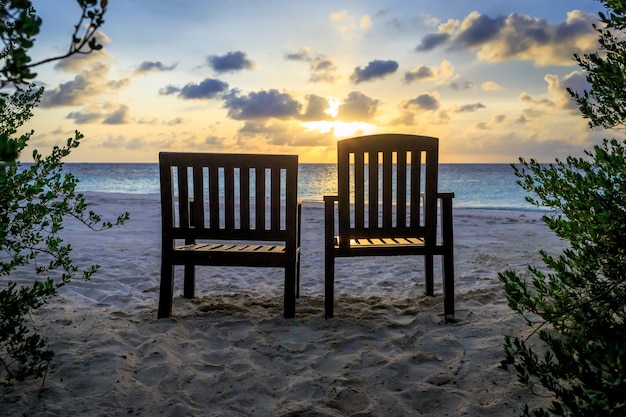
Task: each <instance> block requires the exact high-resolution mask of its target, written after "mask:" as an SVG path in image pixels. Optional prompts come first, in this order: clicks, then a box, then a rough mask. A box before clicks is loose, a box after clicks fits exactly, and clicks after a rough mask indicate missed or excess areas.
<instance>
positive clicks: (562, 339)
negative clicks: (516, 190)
mask: <svg viewBox="0 0 626 417" xmlns="http://www.w3.org/2000/svg"><path fill="white" fill-rule="evenodd" d="M603 3H605V5H606V6H607V8H608V9H609V14H608V15H604V14H600V18H601V20H602V22H603V25H604V26H603V27H596V30H597V31H598V32H599V34H600V38H599V43H600V48H601V51H600V53H596V54H589V55H585V56H582V57H580V56H576V57H575V59H576V60H577V61H578V63H579V64H580V65H581V66H582V67H583V68H584V69H585V70H586V71H587V80H588V81H589V82H590V84H591V87H592V89H591V91H585V92H583V93H576V92H573V91H570V94H571V95H572V98H573V99H574V100H576V101H577V103H578V104H579V106H580V109H581V112H582V114H583V117H585V118H588V119H589V120H590V122H589V124H590V126H592V127H593V126H602V127H620V126H624V125H625V120H626V105H625V104H626V103H625V101H624V100H625V97H626V95H625V93H626V77H624V74H625V73H624V68H625V65H624V64H625V62H626V60H625V59H626V48H625V47H626V44H625V43H624V41H622V40H621V39H625V37H624V34H623V33H621V34H619V35H614V34H612V33H611V30H620V31H623V30H624V29H625V28H626V25H625V23H626V17H625V16H626V3H624V2H623V1H621V0H609V1H603ZM520 162H521V167H520V168H516V169H515V174H516V175H517V177H518V184H520V185H521V186H522V187H523V188H524V189H525V190H526V191H528V192H529V193H533V194H535V195H536V196H537V197H536V198H531V197H527V199H528V201H530V202H531V203H533V204H535V205H537V206H541V207H543V208H549V209H553V210H554V211H553V212H552V214H549V215H545V216H543V220H544V222H545V223H546V224H547V226H548V227H549V228H550V229H551V230H552V231H553V232H554V233H555V234H556V235H557V236H559V237H560V238H562V239H563V240H565V241H567V242H568V243H569V245H568V248H567V249H566V250H564V251H563V253H562V254H560V255H558V256H554V255H551V254H549V253H548V252H547V251H541V252H540V253H541V255H542V257H543V262H544V264H545V267H546V268H544V269H540V268H538V267H535V266H529V268H528V270H529V272H530V275H531V279H530V280H529V281H527V280H525V279H524V278H523V277H520V276H519V275H518V274H516V273H515V272H514V271H506V272H504V273H501V274H499V279H500V280H501V281H502V282H503V283H504V287H505V293H506V297H507V299H508V302H509V306H510V307H511V309H512V310H514V311H515V312H517V313H519V314H520V315H522V316H523V317H524V319H525V320H526V323H527V324H528V325H529V327H530V334H529V335H527V336H525V337H513V336H507V337H505V343H504V351H505V359H504V360H503V361H502V367H503V368H505V369H510V368H513V369H515V371H516V372H517V375H518V378H519V380H520V381H521V383H523V384H524V385H526V386H528V387H530V388H531V389H532V390H533V392H535V393H536V394H537V395H541V396H545V397H546V398H551V399H552V401H551V404H550V405H549V406H548V407H547V408H541V407H540V408H537V409H535V410H530V409H529V407H528V406H527V405H526V406H524V410H523V415H524V416H531V415H532V416H536V417H544V416H549V415H554V416H590V417H591V416H624V415H626V397H625V396H624V393H625V392H626V324H625V319H626V280H625V277H626V245H624V243H623V241H624V236H626V141H621V140H617V139H611V140H607V139H605V140H604V141H603V142H602V144H601V145H597V146H594V147H593V150H592V151H585V157H584V158H573V157H568V158H567V159H566V160H565V161H564V162H562V161H559V160H557V161H556V163H555V164H550V165H541V164H539V163H538V162H537V161H535V160H531V161H530V162H526V161H525V160H524V159H520ZM546 270H547V271H550V272H546Z"/></svg>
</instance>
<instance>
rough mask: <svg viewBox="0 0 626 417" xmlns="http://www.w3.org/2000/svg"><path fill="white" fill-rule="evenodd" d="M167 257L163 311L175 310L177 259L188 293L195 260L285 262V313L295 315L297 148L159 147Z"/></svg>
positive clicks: (243, 263) (166, 313) (164, 314)
mask: <svg viewBox="0 0 626 417" xmlns="http://www.w3.org/2000/svg"><path fill="white" fill-rule="evenodd" d="M159 166H160V178H161V217H162V258H161V289H160V295H159V312H158V317H159V318H163V317H169V316H170V314H171V312H172V297H173V292H174V266H175V265H184V266H185V277H184V289H183V295H184V297H185V298H193V297H194V292H195V289H194V288H195V276H194V275H195V274H194V272H195V265H213V266H249V267H280V268H284V269H285V282H284V316H285V317H286V318H292V317H295V310H296V297H298V296H299V284H300V224H301V222H300V215H301V210H302V209H301V204H300V202H299V201H298V199H297V185H298V156H297V155H252V154H219V153H170V152H161V153H160V154H159Z"/></svg>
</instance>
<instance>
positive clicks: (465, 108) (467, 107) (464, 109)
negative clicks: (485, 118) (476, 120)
mask: <svg viewBox="0 0 626 417" xmlns="http://www.w3.org/2000/svg"><path fill="white" fill-rule="evenodd" d="M484 108H486V106H485V105H484V104H482V103H474V104H464V105H462V106H461V107H458V108H456V109H454V111H455V113H471V112H475V111H476V110H479V109H484Z"/></svg>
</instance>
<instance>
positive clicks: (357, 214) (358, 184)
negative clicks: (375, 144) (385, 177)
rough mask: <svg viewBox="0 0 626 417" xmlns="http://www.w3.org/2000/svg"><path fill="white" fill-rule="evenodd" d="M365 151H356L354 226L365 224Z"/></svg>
mask: <svg viewBox="0 0 626 417" xmlns="http://www.w3.org/2000/svg"><path fill="white" fill-rule="evenodd" d="M364 158H365V155H364V154H363V152H356V153H354V188H355V189H354V227H355V228H356V229H362V228H363V227H364V226H365V178H364V165H365V163H364Z"/></svg>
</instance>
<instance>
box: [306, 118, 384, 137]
mask: <svg viewBox="0 0 626 417" xmlns="http://www.w3.org/2000/svg"><path fill="white" fill-rule="evenodd" d="M302 126H304V127H305V128H306V129H307V130H308V131H313V130H317V131H319V132H320V133H329V132H333V135H334V136H335V137H337V138H343V137H347V136H355V135H357V134H363V135H370V134H373V133H376V130H377V127H376V126H374V125H371V124H369V123H365V122H339V121H337V122H325V121H320V122H305V123H302Z"/></svg>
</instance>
